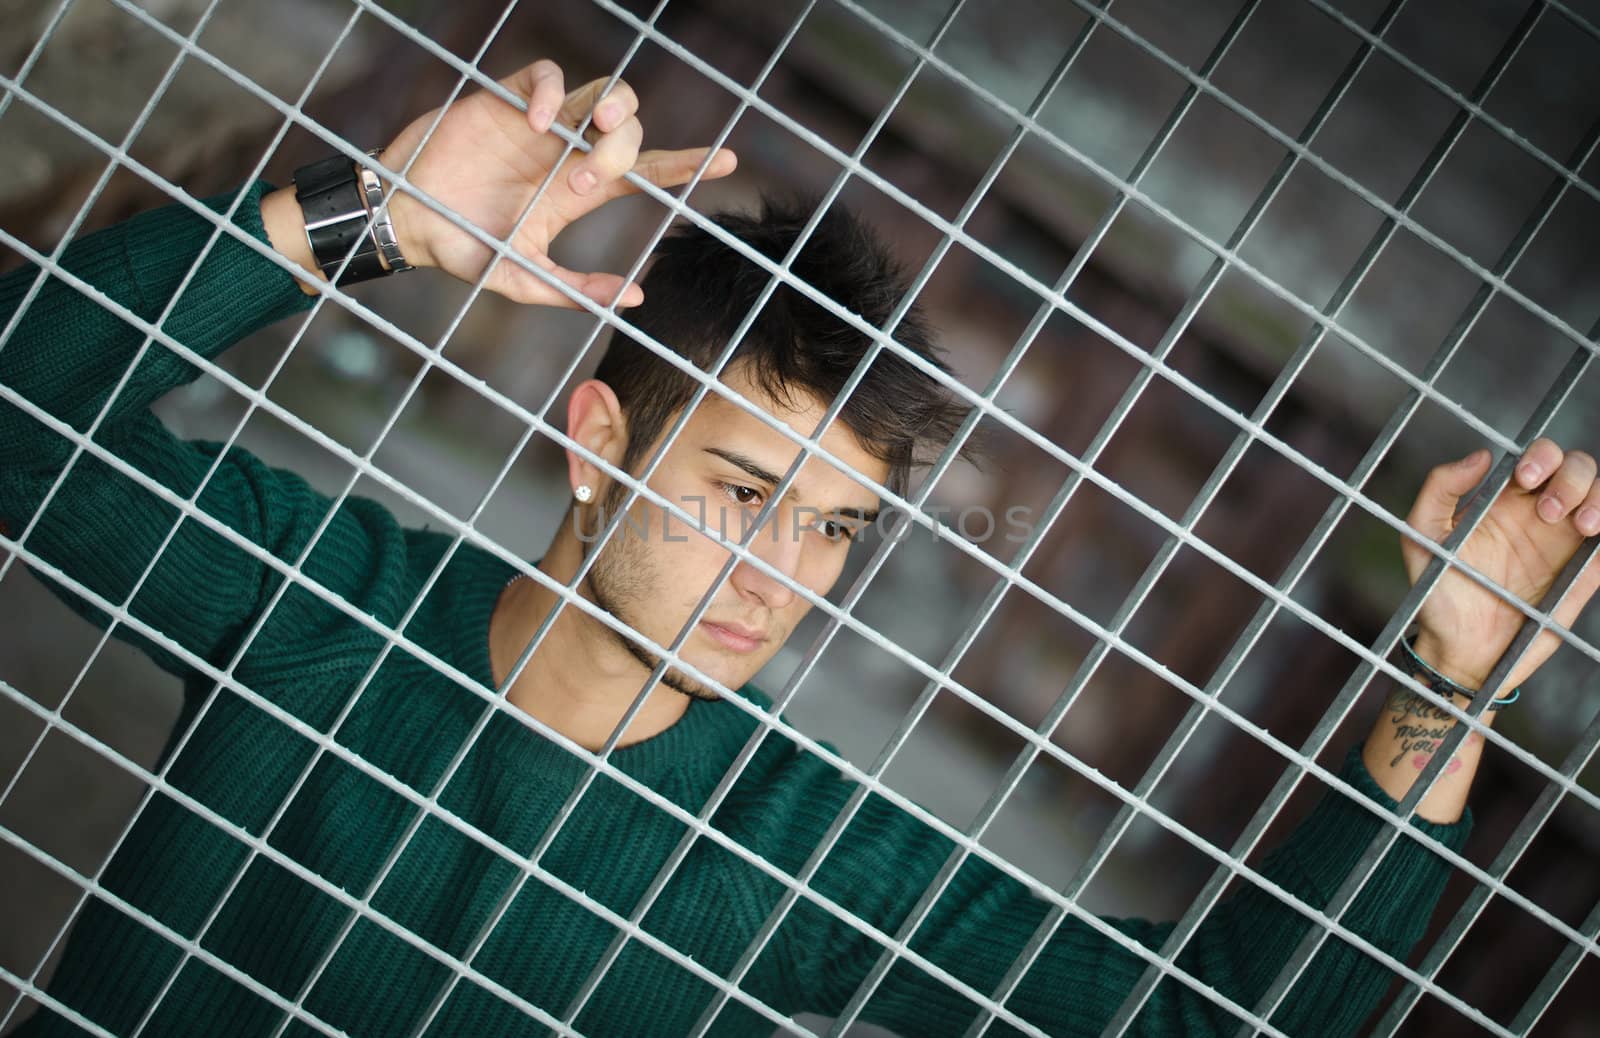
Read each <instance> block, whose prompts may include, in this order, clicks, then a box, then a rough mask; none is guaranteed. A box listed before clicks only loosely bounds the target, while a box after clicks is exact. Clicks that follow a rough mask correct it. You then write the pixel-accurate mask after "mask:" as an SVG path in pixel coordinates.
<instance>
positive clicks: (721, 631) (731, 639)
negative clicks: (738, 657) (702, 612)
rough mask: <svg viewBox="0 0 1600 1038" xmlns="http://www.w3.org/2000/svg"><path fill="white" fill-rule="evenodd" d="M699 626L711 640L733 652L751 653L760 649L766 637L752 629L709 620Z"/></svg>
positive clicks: (701, 622) (703, 621)
mask: <svg viewBox="0 0 1600 1038" xmlns="http://www.w3.org/2000/svg"><path fill="white" fill-rule="evenodd" d="M700 626H701V627H702V628H704V629H705V632H706V633H707V634H709V635H710V636H711V637H712V638H714V639H716V640H717V641H718V642H719V643H721V644H722V645H723V646H725V647H727V648H729V649H732V650H733V651H735V652H752V651H754V650H755V649H757V648H760V646H761V643H762V642H764V641H766V640H767V636H766V635H765V634H764V633H762V632H761V631H758V630H756V629H755V628H753V627H742V626H740V625H739V624H724V623H713V622H711V621H710V620H702V621H700Z"/></svg>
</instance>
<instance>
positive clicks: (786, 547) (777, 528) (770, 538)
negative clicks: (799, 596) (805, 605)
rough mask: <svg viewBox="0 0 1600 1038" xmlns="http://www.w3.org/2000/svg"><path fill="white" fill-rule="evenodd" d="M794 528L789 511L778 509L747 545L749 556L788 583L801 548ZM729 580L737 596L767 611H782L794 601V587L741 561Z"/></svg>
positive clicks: (795, 568)
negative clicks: (749, 598) (756, 559)
mask: <svg viewBox="0 0 1600 1038" xmlns="http://www.w3.org/2000/svg"><path fill="white" fill-rule="evenodd" d="M794 525H796V524H794V523H792V522H790V518H789V512H788V510H787V509H779V510H778V511H776V512H774V513H773V514H772V515H771V516H770V517H768V519H767V522H766V525H764V526H762V527H761V528H760V529H758V530H756V531H755V533H754V534H752V535H751V537H750V543H749V549H750V554H751V555H754V556H755V557H756V558H759V559H760V560H761V561H763V562H765V563H766V564H767V565H769V566H771V567H772V568H773V569H774V570H775V571H777V572H778V573H781V574H783V575H784V576H785V577H788V578H790V579H791V580H792V579H793V578H794V576H795V574H796V573H798V572H799V570H800V550H801V547H802V540H801V536H800V533H799V531H796V530H792V529H790V527H791V526H794ZM728 579H729V581H731V582H732V583H733V585H734V587H736V588H737V589H738V590H739V593H740V594H742V595H748V596H751V597H753V598H756V599H759V600H760V601H761V603H762V604H763V605H765V606H766V607H767V608H768V609H773V610H777V609H782V608H784V607H785V606H787V605H788V604H789V603H791V602H793V601H794V598H795V594H794V589H793V588H791V587H789V585H787V584H785V583H783V581H781V580H778V579H777V578H776V577H774V576H773V575H772V574H770V573H768V572H766V571H764V570H762V569H759V568H758V567H756V566H754V565H752V564H751V563H749V562H746V561H744V560H743V559H741V560H740V561H739V564H738V565H737V566H735V567H734V569H733V573H732V574H731V575H730V576H729V577H728Z"/></svg>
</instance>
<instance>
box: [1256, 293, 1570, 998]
mask: <svg viewBox="0 0 1600 1038" xmlns="http://www.w3.org/2000/svg"><path fill="white" fill-rule="evenodd" d="M1592 334H1595V335H1600V322H1597V323H1596V326H1595V328H1594V330H1593V333H1592ZM1592 360H1593V354H1591V353H1589V352H1588V351H1586V350H1578V351H1576V352H1575V353H1574V354H1573V355H1572V357H1571V358H1570V359H1569V360H1568V362H1567V364H1566V365H1565V367H1563V368H1562V370H1561V372H1560V373H1558V374H1557V375H1556V378H1555V380H1554V382H1553V384H1552V385H1551V387H1550V389H1549V390H1548V391H1547V392H1546V394H1545V396H1544V398H1543V399H1542V400H1541V401H1540V402H1539V404H1538V406H1537V407H1535V409H1534V413H1533V414H1532V415H1531V416H1530V417H1529V419H1528V422H1527V424H1526V425H1525V426H1524V429H1523V434H1522V437H1521V439H1522V440H1523V442H1526V443H1531V442H1532V441H1533V440H1534V439H1536V438H1537V437H1539V436H1541V435H1543V433H1544V431H1545V429H1546V428H1548V426H1549V424H1550V421H1551V419H1553V418H1554V416H1555V414H1556V411H1557V410H1558V409H1559V408H1560V406H1561V404H1562V403H1564V402H1565V400H1566V399H1567V397H1568V395H1569V394H1570V393H1571V392H1572V389H1573V387H1574V386H1576V385H1577V382H1578V380H1579V379H1580V378H1581V377H1582V376H1583V375H1584V373H1585V372H1586V371H1587V370H1588V368H1589V366H1590V364H1591V362H1592ZM1516 462H1517V458H1516V457H1515V456H1511V455H1508V456H1506V457H1504V458H1502V459H1501V460H1500V461H1499V463H1497V464H1496V466H1495V468H1494V470H1493V471H1492V472H1491V473H1490V474H1489V475H1488V477H1486V479H1485V481H1484V484H1483V486H1482V487H1480V488H1479V492H1478V496H1477V498H1476V499H1475V500H1473V501H1472V503H1471V504H1469V505H1468V506H1467V507H1466V508H1465V509H1464V511H1463V513H1462V515H1461V517H1460V518H1459V519H1458V520H1457V523H1458V525H1457V526H1456V527H1455V529H1454V530H1452V532H1451V533H1450V535H1449V537H1447V538H1446V543H1451V542H1453V546H1455V547H1459V546H1460V545H1461V544H1463V543H1465V541H1466V538H1468V537H1470V536H1471V534H1472V531H1473V530H1475V529H1476V528H1477V526H1478V524H1479V523H1480V522H1482V520H1483V518H1484V517H1485V516H1486V515H1488V513H1489V508H1490V506H1492V505H1493V504H1494V502H1495V500H1496V499H1497V498H1498V497H1499V496H1500V493H1501V492H1502V491H1503V490H1504V489H1505V488H1506V486H1507V485H1508V484H1509V483H1510V481H1511V474H1512V470H1513V468H1514V466H1515V465H1516ZM1597 550H1600V538H1597V537H1588V538H1585V539H1584V542H1583V545H1582V546H1581V547H1580V548H1579V549H1578V550H1577V552H1576V553H1575V554H1574V555H1573V556H1572V559H1571V560H1570V561H1569V562H1568V563H1567V565H1566V567H1565V568H1564V569H1563V570H1562V572H1561V574H1560V576H1558V577H1557V578H1556V580H1555V583H1554V584H1553V585H1552V586H1551V588H1550V590H1549V592H1548V593H1547V594H1546V595H1545V597H1544V600H1543V601H1541V602H1540V608H1541V612H1543V613H1545V615H1546V617H1548V616H1549V615H1550V614H1551V613H1553V612H1554V611H1555V610H1556V609H1557V608H1558V607H1559V605H1560V603H1561V601H1562V600H1563V599H1564V598H1565V596H1566V594H1567V592H1568V590H1569V589H1570V588H1571V587H1572V585H1573V583H1574V582H1575V581H1576V580H1577V578H1578V576H1579V575H1580V573H1581V572H1582V571H1583V569H1584V567H1585V566H1587V565H1589V564H1590V562H1591V561H1592V560H1593V559H1594V557H1595V553H1596V551H1597ZM1444 571H1445V567H1444V566H1443V565H1441V564H1439V560H1438V559H1434V560H1432V561H1430V562H1429V564H1428V566H1427V568H1426V569H1425V570H1424V571H1423V573H1422V575H1421V576H1420V577H1419V578H1418V579H1417V582H1416V584H1415V585H1414V586H1413V587H1412V589H1411V592H1410V593H1409V594H1408V595H1407V596H1406V599H1405V601H1404V603H1403V604H1402V606H1401V609H1400V611H1399V613H1397V614H1396V616H1395V618H1394V619H1393V620H1391V621H1390V623H1389V625H1388V626H1387V627H1386V628H1385V629H1384V631H1383V633H1382V634H1381V635H1379V637H1378V647H1379V648H1381V649H1382V650H1383V651H1384V652H1385V653H1388V652H1392V651H1393V650H1394V647H1395V644H1396V643H1397V642H1398V641H1399V638H1400V635H1401V633H1402V632H1403V631H1404V629H1405V628H1406V626H1408V625H1409V624H1410V623H1411V621H1412V620H1413V618H1414V617H1415V615H1416V612H1417V610H1418V609H1420V608H1421V605H1422V601H1423V600H1424V599H1425V598H1426V597H1427V595H1428V593H1429V592H1430V591H1431V590H1432V588H1433V586H1434V584H1436V583H1437V582H1438V580H1439V578H1440V577H1442V576H1443V574H1444ZM1546 603H1548V604H1546ZM1554 622H1555V621H1553V620H1548V619H1546V620H1541V621H1534V620H1524V621H1523V624H1522V628H1521V630H1520V631H1519V632H1518V633H1517V636H1516V638H1514V639H1513V640H1512V642H1511V644H1510V646H1508V647H1507V649H1506V650H1505V652H1504V653H1503V654H1502V655H1501V657H1500V660H1499V661H1498V662H1497V663H1496V664H1495V666H1494V669H1493V670H1491V671H1490V673H1489V677H1488V678H1487V679H1486V680H1485V682H1484V689H1483V694H1482V695H1480V696H1478V697H1477V698H1476V699H1475V700H1474V701H1473V703H1472V705H1471V707H1470V708H1469V710H1468V714H1469V716H1471V717H1472V718H1474V719H1476V718H1477V717H1479V716H1480V715H1481V714H1482V713H1483V711H1484V710H1485V709H1487V708H1488V706H1489V703H1490V699H1491V698H1492V697H1493V696H1495V695H1497V694H1498V693H1499V691H1500V688H1501V686H1502V685H1503V684H1504V683H1505V680H1506V678H1507V677H1509V675H1510V674H1511V671H1512V670H1513V669H1514V668H1515V666H1516V665H1517V663H1518V662H1520V661H1521V659H1522V657H1523V656H1524V655H1525V654H1526V653H1527V651H1528V649H1529V648H1530V647H1531V646H1532V645H1533V643H1534V641H1535V639H1536V638H1537V637H1538V636H1539V635H1540V634H1541V633H1542V632H1543V631H1545V630H1546V629H1547V627H1546V624H1554ZM1371 678H1372V671H1371V669H1370V667H1369V665H1368V664H1366V663H1361V664H1358V665H1357V668H1356V673H1355V674H1354V675H1353V676H1352V678H1351V680H1350V682H1349V683H1348V684H1347V690H1349V691H1350V692H1352V693H1353V694H1359V693H1360V691H1361V690H1362V689H1363V688H1365V687H1366V685H1367V683H1368V681H1370V680H1371ZM1342 695H1343V693H1341V696H1342ZM1467 733H1468V729H1467V728H1465V727H1462V726H1460V725H1454V726H1452V727H1451V729H1450V731H1449V732H1448V733H1447V734H1446V735H1445V737H1444V739H1443V740H1441V742H1440V746H1439V750H1438V753H1437V754H1436V755H1435V757H1434V758H1433V759H1431V760H1430V761H1429V762H1428V764H1427V766H1426V767H1424V768H1423V769H1422V772H1421V774H1419V775H1418V777H1417V779H1416V781H1415V782H1414V783H1413V784H1412V787H1411V789H1410V791H1409V792H1408V793H1407V794H1406V795H1405V796H1404V797H1402V798H1400V802H1399V804H1398V806H1397V807H1396V812H1395V813H1396V814H1397V815H1398V816H1399V817H1400V818H1401V819H1402V820H1404V819H1406V818H1408V817H1410V815H1411V814H1412V813H1413V812H1414V811H1415V810H1416V807H1417V805H1418V804H1419V803H1421V801H1422V800H1423V798H1424V797H1426V796H1427V794H1428V792H1429V791H1430V790H1431V789H1432V788H1433V784H1434V782H1435V781H1437V779H1438V777H1439V776H1440V775H1442V774H1444V767H1445V764H1446V763H1447V762H1448V761H1449V759H1450V757H1451V756H1452V755H1453V754H1454V753H1455V750H1456V747H1457V746H1459V745H1460V744H1461V741H1462V740H1463V739H1465V738H1466V736H1467ZM1395 831H1396V830H1391V829H1385V830H1383V831H1381V832H1380V833H1379V834H1378V835H1377V836H1375V837H1374V838H1373V840H1372V843H1371V845H1370V846H1369V847H1368V849H1367V851H1366V852H1364V853H1363V855H1362V858H1361V860H1360V861H1358V863H1357V864H1356V867H1355V868H1354V869H1353V870H1352V871H1351V873H1350V875H1349V876H1348V877H1347V878H1346V880H1345V882H1344V883H1343V884H1342V885H1341V887H1340V889H1339V891H1338V892H1337V893H1336V894H1335V895H1334V897H1333V899H1332V901H1331V902H1330V903H1329V906H1328V907H1329V910H1330V911H1329V914H1330V915H1333V916H1335V917H1340V916H1342V915H1343V914H1344V911H1345V909H1347V908H1348V907H1349V906H1350V905H1351V904H1352V903H1353V902H1354V900H1355V898H1356V896H1357V895H1358V894H1359V893H1360V892H1361V890H1362V888H1363V887H1364V886H1365V884H1366V882H1367V881H1368V880H1369V879H1371V878H1372V875H1373V873H1374V872H1375V871H1376V868H1377V864H1378V862H1379V861H1381V860H1382V858H1383V856H1384V854H1386V853H1387V852H1388V850H1389V848H1390V847H1391V846H1392V845H1393V843H1394V840H1393V835H1394V832H1395ZM1326 937H1327V933H1326V931H1316V930H1312V931H1311V932H1309V933H1307V935H1306V937H1305V939H1304V940H1303V941H1302V942H1301V945H1300V947H1299V948H1297V949H1296V950H1295V954H1294V955H1293V956H1291V958H1290V960H1289V961H1288V962H1287V963H1285V965H1284V968H1283V971H1282V972H1281V973H1280V974H1279V975H1278V979H1277V980H1275V981H1274V982H1273V984H1272V986H1271V987H1269V988H1268V990H1267V993H1266V995H1265V996H1263V998H1262V1001H1261V1004H1262V1005H1263V1006H1264V1007H1265V1012H1266V1013H1267V1014H1268V1015H1270V1014H1271V1011H1272V1009H1273V1008H1274V1007H1275V1005H1276V1004H1277V1003H1278V1002H1279V1001H1281V1000H1282V998H1283V996H1284V995H1285V994H1287V993H1288V989H1289V987H1290V985H1292V984H1293V983H1294V981H1295V980H1296V979H1297V978H1298V977H1299V975H1300V972H1301V971H1302V970H1303V969H1304V968H1305V966H1306V964H1307V963H1308V962H1309V961H1310V958H1311V956H1312V955H1313V954H1315V952H1316V950H1317V948H1318V947H1320V946H1321V944H1322V941H1323V940H1324V939H1325V938H1326Z"/></svg>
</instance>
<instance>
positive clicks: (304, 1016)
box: [0, 681, 343, 1038]
mask: <svg viewBox="0 0 1600 1038" xmlns="http://www.w3.org/2000/svg"><path fill="white" fill-rule="evenodd" d="M0 693H4V694H5V695H6V696H8V697H10V698H11V699H12V700H13V701H16V702H20V703H22V704H24V705H26V706H34V705H35V704H34V703H33V701H32V700H30V699H28V698H27V696H25V695H23V694H22V693H21V692H19V691H17V690H15V689H13V688H12V687H11V686H10V685H9V684H7V683H6V682H4V681H0ZM41 712H42V711H41ZM108 749H109V747H108ZM113 752H114V751H113ZM130 763H131V762H130ZM0 843H5V844H7V845H9V846H11V847H14V848H15V849H17V850H19V851H21V852H22V853H23V854H25V855H27V856H28V857H29V858H32V859H33V860H34V861H36V862H38V863H39V864H40V865H43V866H44V867H45V868H47V869H49V870H50V871H51V872H54V873H55V874H56V875H57V876H60V877H61V878H62V879H64V880H66V881H67V882H68V883H71V884H73V885H74V886H76V887H78V888H80V889H81V890H82V891H83V894H84V896H85V897H89V896H96V897H99V898H100V899H101V900H102V901H104V902H106V904H108V905H110V906H111V907H112V908H115V909H116V910H117V911H119V912H122V913H123V914H124V915H127V916H129V917H130V918H133V919H137V920H138V921H139V922H140V923H141V924H142V925H144V926H147V927H149V928H150V929H151V930H152V931H153V932H154V933H156V934H157V935H158V936H160V937H162V938H164V939H165V940H167V941H168V942H170V943H171V944H173V945H176V946H177V947H179V948H184V949H186V950H192V951H193V952H194V954H195V957H196V958H198V959H200V960H201V961H202V962H204V963H205V964H206V965H208V966H210V967H212V968H213V969H215V970H217V971H219V972H220V973H222V974H223V975H224V976H226V977H227V978H228V979H229V980H232V981H234V982H236V983H238V984H241V985H243V986H244V987H245V988H246V989H248V990H249V991H250V992H251V993H252V994H255V995H257V996H259V997H261V998H264V999H266V1000H267V1001H268V1002H274V1003H276V1004H278V1005H279V1006H280V1007H281V1008H285V1009H287V1008H289V1003H288V1001H287V1000H286V999H284V998H283V997H282V996H281V995H279V994H278V993H277V992H276V991H273V990H272V989H271V988H269V987H267V986H266V985H265V984H262V983H261V982H260V981H258V980H256V979H255V978H254V977H252V976H250V975H249V974H248V973H246V972H244V971H243V970H241V969H239V968H238V967H237V966H234V965H232V964H231V963H229V962H228V961H227V960H225V959H223V958H221V957H220V956H218V955H216V954H214V953H213V952H211V951H210V950H208V949H206V948H202V947H200V944H199V942H198V941H194V940H190V939H189V938H187V937H185V936H184V935H183V934H181V933H179V932H178V931H176V930H174V929H172V928H171V927H170V926H167V925H166V924H164V923H162V922H161V920H159V919H157V918H156V917H155V916H153V915H150V914H149V913H147V912H144V911H143V910H141V909H140V908H138V907H137V906H136V905H134V904H132V903H131V902H129V901H126V900H124V899H123V898H121V897H119V896H117V895H116V894H114V893H113V892H111V891H109V890H107V889H106V888H105V887H103V886H101V885H100V882H99V880H96V879H93V878H91V877H88V876H84V875H82V874H81V873H79V872H78V871H77V870H76V869H74V868H72V867H71V866H70V865H67V864H66V863H64V862H62V861H60V860H59V859H57V858H56V857H55V856H54V855H52V854H50V853H48V852H46V851H43V850H40V849H39V848H38V847H36V846H34V845H33V843H32V842H31V841H29V840H27V839H26V838H24V837H22V836H21V835H19V834H17V833H16V832H13V831H12V829H11V827H10V826H7V825H0ZM0 968H3V967H0ZM5 973H6V979H7V981H8V982H9V983H11V984H12V985H13V986H15V987H17V988H18V989H19V990H24V991H27V992H28V993H29V994H31V995H33V996H34V997H35V998H39V999H40V1000H41V1001H42V1002H44V1003H45V1004H46V1005H49V1006H51V1008H56V1007H58V1006H60V1007H61V1008H63V1009H67V1010H68V1014H67V1015H68V1017H69V1019H79V1018H80V1015H79V1014H78V1013H77V1012H76V1011H74V1010H71V1009H70V1008H69V1007H65V1006H62V1004H61V1003H60V1002H58V1001H56V1000H55V999H54V998H49V997H48V996H46V995H45V994H44V992H42V991H41V990H40V989H39V988H38V987H37V986H36V985H35V983H34V981H33V979H32V978H27V979H24V978H21V977H16V976H15V975H14V974H11V973H10V971H9V970H7V971H5ZM297 1019H298V1020H299V1021H300V1022H301V1023H302V1024H305V1025H307V1026H309V1027H311V1028H313V1029H314V1030H316V1031H318V1032H320V1033H322V1034H325V1035H328V1036H329V1038H340V1035H342V1034H343V1032H342V1031H339V1030H336V1029H335V1028H334V1027H333V1026H332V1025H331V1024H329V1023H327V1022H326V1021H324V1020H322V1019H320V1018H319V1017H316V1016H314V1015H312V1014H311V1013H309V1012H306V1011H305V1010H301V1011H300V1012H299V1014H298V1016H297ZM96 1029H99V1028H98V1027H96ZM100 1030H101V1031H102V1033H105V1032H104V1031H103V1029H100Z"/></svg>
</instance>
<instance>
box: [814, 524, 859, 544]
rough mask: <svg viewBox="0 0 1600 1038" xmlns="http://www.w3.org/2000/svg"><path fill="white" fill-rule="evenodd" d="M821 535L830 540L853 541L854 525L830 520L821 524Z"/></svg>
mask: <svg viewBox="0 0 1600 1038" xmlns="http://www.w3.org/2000/svg"><path fill="white" fill-rule="evenodd" d="M822 535H823V536H824V537H826V538H828V540H830V541H839V540H844V541H853V540H855V539H856V531H855V527H853V526H846V525H844V524H843V523H836V522H833V521H831V520H830V521H828V522H826V523H823V524H822Z"/></svg>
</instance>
